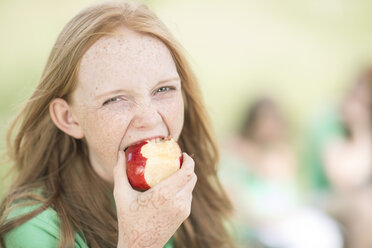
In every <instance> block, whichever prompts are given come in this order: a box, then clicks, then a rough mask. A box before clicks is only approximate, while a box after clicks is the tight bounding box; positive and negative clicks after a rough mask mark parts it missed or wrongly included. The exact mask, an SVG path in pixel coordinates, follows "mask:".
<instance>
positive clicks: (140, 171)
mask: <svg viewBox="0 0 372 248" xmlns="http://www.w3.org/2000/svg"><path fill="white" fill-rule="evenodd" d="M147 143H149V140H144V141H141V142H139V143H136V144H134V145H132V146H129V147H128V148H127V150H126V151H125V155H126V165H127V169H126V170H127V177H128V180H129V183H130V184H131V186H132V187H133V188H134V189H137V190H140V191H145V190H148V189H150V188H151V186H150V185H149V184H148V183H147V182H146V179H145V170H146V165H147V160H148V158H146V157H144V156H143V155H142V153H141V149H142V147H143V146H144V145H146V144H147ZM176 144H177V143H176ZM179 161H180V166H179V168H181V167H182V162H183V156H182V152H181V156H180V157H179Z"/></svg>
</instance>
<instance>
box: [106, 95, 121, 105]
mask: <svg viewBox="0 0 372 248" xmlns="http://www.w3.org/2000/svg"><path fill="white" fill-rule="evenodd" d="M121 99H122V98H121V97H118V96H116V97H113V98H110V99H108V100H106V101H105V102H104V103H103V104H102V106H104V105H106V104H109V103H112V102H117V101H120V100H121Z"/></svg>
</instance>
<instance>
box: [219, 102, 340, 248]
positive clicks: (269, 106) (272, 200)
mask: <svg viewBox="0 0 372 248" xmlns="http://www.w3.org/2000/svg"><path fill="white" fill-rule="evenodd" d="M245 116H246V118H245V120H244V121H243V124H242V127H241V130H240V133H239V134H238V135H237V136H235V137H233V138H231V139H229V140H228V141H227V142H226V143H225V144H224V145H223V147H224V150H223V151H224V153H223V156H222V158H223V159H222V161H221V168H222V170H221V172H220V176H221V180H222V181H223V183H224V184H225V187H226V189H227V190H228V192H229V195H230V196H231V198H232V200H233V202H234V204H235V207H236V214H237V216H236V226H237V230H238V231H237V235H238V240H239V241H240V243H241V244H242V245H243V246H245V247H246V246H247V245H250V244H252V241H253V242H254V243H258V244H261V245H263V246H264V247H281V248H305V247H306V248H307V247H309V248H310V247H311V248H313V247H317V248H320V247H324V248H340V247H342V239H341V234H340V232H339V230H338V227H337V225H336V223H335V222H334V221H333V220H332V219H330V218H329V217H328V216H326V215H325V214H323V213H322V212H321V211H318V210H316V209H313V208H310V207H305V206H304V204H303V202H302V196H301V191H300V188H299V185H298V179H297V173H298V171H297V170H298V161H297V154H296V150H295V149H294V146H293V145H292V142H291V137H290V133H289V131H290V130H289V127H288V123H287V120H286V118H285V117H284V114H283V113H282V111H281V110H280V108H279V107H278V105H277V103H276V102H275V101H274V100H272V99H271V98H267V97H261V98H258V99H257V100H256V101H254V102H253V104H252V105H251V107H250V108H249V109H248V111H247V113H246V114H245ZM257 247H260V246H259V245H257Z"/></svg>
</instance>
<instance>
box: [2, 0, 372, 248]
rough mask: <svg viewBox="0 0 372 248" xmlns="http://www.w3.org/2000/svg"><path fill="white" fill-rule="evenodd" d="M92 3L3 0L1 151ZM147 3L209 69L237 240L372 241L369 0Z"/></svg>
mask: <svg viewBox="0 0 372 248" xmlns="http://www.w3.org/2000/svg"><path fill="white" fill-rule="evenodd" d="M95 2H97V1H92V0H64V1H56V0H33V1H26V0H0V33H1V36H0V127H1V128H0V130H1V131H0V152H1V153H4V152H5V136H6V130H7V126H8V124H9V122H10V120H11V119H12V117H13V116H14V114H15V113H16V112H17V110H18V109H19V105H20V104H21V103H23V102H24V101H25V100H26V99H27V97H28V96H29V95H30V93H31V92H32V90H33V88H34V87H35V85H36V84H37V82H38V80H39V78H40V75H41V73H42V70H43V66H44V64H45V62H46V59H47V56H48V54H49V51H50V50H51V48H52V45H53V43H54V41H55V39H56V37H57V35H58V34H59V32H60V31H61V29H62V28H63V26H64V25H65V24H66V23H67V22H68V21H69V19H71V18H72V17H73V16H74V15H75V14H76V13H77V12H78V11H79V10H80V9H82V8H83V7H85V6H86V5H88V4H91V3H95ZM145 2H146V3H147V4H148V5H150V7H151V8H152V9H153V10H154V11H155V12H156V13H157V14H158V16H159V17H160V18H161V19H162V20H163V21H164V22H165V23H166V24H167V26H168V27H169V28H170V29H171V30H172V32H173V34H174V35H175V36H176V38H177V39H178V40H179V41H180V43H181V44H182V45H183V46H184V48H185V50H186V51H187V54H188V57H189V60H190V62H191V64H192V66H193V68H194V70H195V72H196V74H197V76H198V78H199V80H200V85H201V88H202V91H203V95H204V100H205V103H206V105H207V108H208V111H209V113H210V116H211V118H212V122H213V124H214V127H215V130H216V133H217V136H218V138H219V141H220V144H221V163H220V167H221V171H220V173H221V179H222V181H223V183H224V184H225V185H226V190H227V191H228V192H229V195H231V198H232V199H233V201H234V202H235V203H236V208H237V215H238V217H237V218H236V220H234V227H233V230H234V232H235V231H236V235H237V240H238V242H239V243H241V245H242V246H243V247H247V246H248V245H249V247H270V248H275V247H276V248H279V247H281V248H291V247H293V248H305V247H318V248H319V247H325V248H326V247H327V248H333V247H334V248H336V247H349V248H350V247H351V248H359V247H360V248H363V247H366V248H367V247H372V241H371V240H370V237H365V235H362V233H365V230H369V229H368V228H369V227H370V226H369V225H371V224H369V223H372V218H371V216H372V213H371V211H370V210H369V209H368V206H371V204H372V202H370V201H371V200H370V198H371V199H372V196H371V195H370V189H369V186H370V182H371V173H372V172H371V171H372V169H371V168H372V159H371V152H372V145H371V144H372V141H371V137H372V135H371V134H370V129H371V127H372V124H371V123H370V115H371V109H370V104H371V103H370V102H371V100H370V98H371V97H370V92H372V90H371V87H372V86H370V84H372V82H371V81H372V76H371V75H370V69H369V66H370V65H372V45H371V44H372V32H371V30H372V24H371V23H372V1H368V0H354V1H346V0H282V1H275V0H229V1H227V0H214V1H212V0H187V1H185V0H184V1H181V0H172V1H171V0H152V1H151V0H148V1H145ZM370 82H371V83H370ZM8 168H9V164H7V163H2V164H1V167H0V176H3V175H5V172H6V170H7V169H8ZM5 188H6V183H2V185H1V186H0V195H1V194H3V193H4V189H5ZM350 203H353V204H350ZM356 213H359V215H356ZM369 220H371V221H369ZM237 227H238V228H237ZM366 228H367V229H366ZM371 228H372V226H371ZM309 233H311V234H312V235H308V234H309Z"/></svg>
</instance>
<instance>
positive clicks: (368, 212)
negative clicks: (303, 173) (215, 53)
mask: <svg viewBox="0 0 372 248" xmlns="http://www.w3.org/2000/svg"><path fill="white" fill-rule="evenodd" d="M371 96H372V68H369V69H366V70H364V71H363V72H362V73H361V74H360V75H359V76H358V78H357V80H356V81H355V83H354V84H353V85H351V87H350V89H349V91H348V92H347V93H346V94H345V96H344V98H343V100H342V102H341V104H340V108H339V116H340V118H339V119H340V122H341V125H342V127H343V129H344V132H343V135H342V136H336V137H335V138H333V139H331V140H329V141H328V142H327V143H326V144H325V145H324V150H323V153H322V154H321V156H322V162H323V166H324V168H323V169H324V174H325V177H326V179H327V180H328V184H329V190H328V194H329V198H328V200H327V202H326V205H327V207H328V208H329V211H330V212H331V213H332V214H334V215H335V216H336V218H337V219H338V220H339V221H340V222H341V223H342V224H343V227H344V232H345V235H346V245H347V247H349V248H369V247H372V236H371V235H369V234H368V232H366V230H371V229H372V208H371V206H372V122H371V121H372V108H371V106H372V104H371V103H372V97H371Z"/></svg>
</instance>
